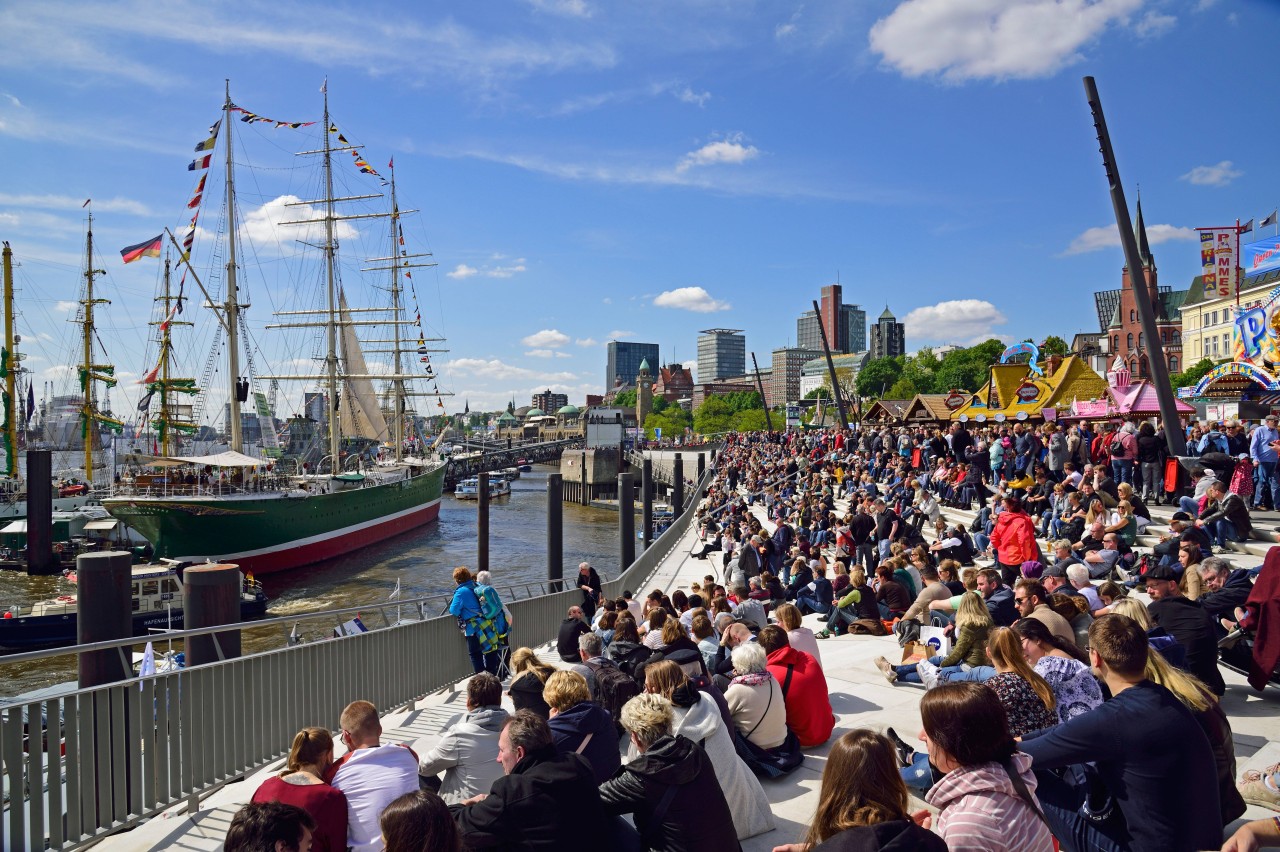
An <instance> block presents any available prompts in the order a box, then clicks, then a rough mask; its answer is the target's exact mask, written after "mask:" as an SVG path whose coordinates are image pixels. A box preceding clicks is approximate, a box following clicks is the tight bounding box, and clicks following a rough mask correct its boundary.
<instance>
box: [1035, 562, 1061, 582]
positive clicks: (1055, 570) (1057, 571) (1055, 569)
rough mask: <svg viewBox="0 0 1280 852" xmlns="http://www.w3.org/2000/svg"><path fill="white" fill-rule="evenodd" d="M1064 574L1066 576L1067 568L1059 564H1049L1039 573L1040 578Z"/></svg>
mask: <svg viewBox="0 0 1280 852" xmlns="http://www.w3.org/2000/svg"><path fill="white" fill-rule="evenodd" d="M1066 576H1067V569H1065V568H1063V567H1062V566H1061V565H1050V566H1049V567H1048V568H1046V569H1044V571H1043V573H1041V574H1040V579H1041V580H1043V579H1044V578H1045V577H1066Z"/></svg>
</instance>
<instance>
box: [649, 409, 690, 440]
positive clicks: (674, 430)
mask: <svg viewBox="0 0 1280 852" xmlns="http://www.w3.org/2000/svg"><path fill="white" fill-rule="evenodd" d="M688 425H689V414H688V412H686V411H685V410H684V409H683V408H681V407H680V406H678V405H673V406H671V407H670V408H668V409H666V410H665V411H661V412H656V411H655V412H653V413H651V414H650V415H649V416H648V417H646V418H645V420H644V431H645V435H646V436H648V437H649V438H654V437H656V435H655V434H654V429H661V430H662V435H663V437H667V438H670V437H675V436H676V435H683V434H684V430H685V427H686V426H688Z"/></svg>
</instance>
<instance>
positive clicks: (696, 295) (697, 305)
mask: <svg viewBox="0 0 1280 852" xmlns="http://www.w3.org/2000/svg"><path fill="white" fill-rule="evenodd" d="M653 304H654V305H655V306H657V307H659V308H679V309H680V310H683V311H693V312H694V313H699V314H709V313H714V312H715V311H727V310H729V308H730V305H729V303H728V302H722V301H720V300H719V299H713V298H712V297H711V294H710V293H708V292H707V291H706V290H704V289H703V288H701V287H677V288H676V289H675V290H665V291H663V292H661V293H659V294H658V295H657V296H655V297H654V299H653Z"/></svg>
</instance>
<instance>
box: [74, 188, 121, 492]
mask: <svg viewBox="0 0 1280 852" xmlns="http://www.w3.org/2000/svg"><path fill="white" fill-rule="evenodd" d="M84 253H85V269H84V280H85V288H84V301H82V302H81V303H80V304H81V305H82V306H83V307H84V314H83V318H82V321H81V323H80V330H81V335H82V341H83V344H84V353H83V354H84V362H83V363H82V364H81V367H80V369H81V371H82V374H83V378H82V379H81V380H80V388H81V390H82V391H83V392H84V401H83V404H82V405H81V407H80V416H81V420H82V421H83V429H84V478H85V481H86V483H87V484H88V485H89V487H90V488H92V487H93V435H94V433H95V432H96V431H97V427H96V426H94V424H95V423H96V422H97V421H98V412H97V410H96V409H95V408H94V405H93V390H94V384H95V380H96V379H99V378H101V379H102V380H103V381H110V382H113V383H114V380H111V379H108V378H107V377H106V376H105V375H104V376H98V375H97V374H96V373H95V370H98V369H102V370H103V371H104V372H106V371H112V372H114V369H115V368H114V367H110V366H108V365H95V364H94V363H93V331H94V328H93V306H94V305H109V304H111V302H110V301H108V300H107V299H95V298H94V297H93V279H94V278H95V277H96V276H98V275H106V274H107V271H106V270H105V269H94V268H93V211H92V210H90V211H89V230H88V233H87V235H86V236H85V249H84Z"/></svg>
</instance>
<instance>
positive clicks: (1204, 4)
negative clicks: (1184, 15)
mask: <svg viewBox="0 0 1280 852" xmlns="http://www.w3.org/2000/svg"><path fill="white" fill-rule="evenodd" d="M1217 5H1218V0H1200V2H1198V3H1196V8H1195V11H1197V12H1207V11H1209V10H1210V9H1212V8H1213V7H1214V6H1217Z"/></svg>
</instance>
